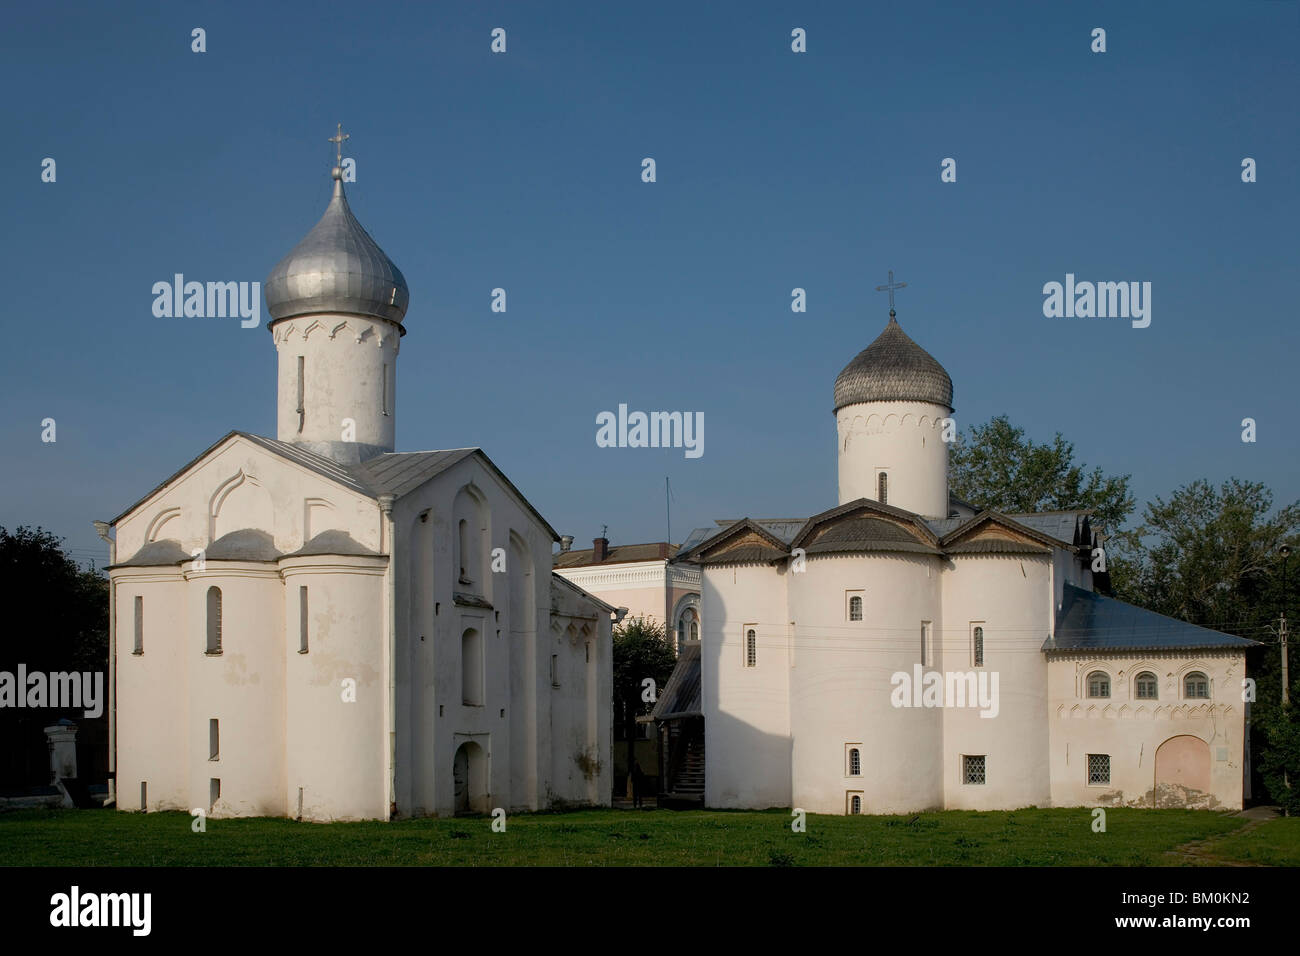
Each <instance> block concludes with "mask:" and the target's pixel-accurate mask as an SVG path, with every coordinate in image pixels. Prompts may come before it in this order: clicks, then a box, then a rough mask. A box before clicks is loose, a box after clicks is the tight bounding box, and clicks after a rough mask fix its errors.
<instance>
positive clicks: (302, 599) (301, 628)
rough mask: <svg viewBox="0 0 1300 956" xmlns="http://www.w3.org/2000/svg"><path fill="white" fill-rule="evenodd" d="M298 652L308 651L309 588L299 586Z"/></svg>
mask: <svg viewBox="0 0 1300 956" xmlns="http://www.w3.org/2000/svg"><path fill="white" fill-rule="evenodd" d="M298 653H299V654H306V653H307V588H306V586H303V587H300V588H298Z"/></svg>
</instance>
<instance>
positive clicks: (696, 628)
mask: <svg viewBox="0 0 1300 956" xmlns="http://www.w3.org/2000/svg"><path fill="white" fill-rule="evenodd" d="M699 639H700V625H699V622H698V621H691V640H693V641H698V640H699Z"/></svg>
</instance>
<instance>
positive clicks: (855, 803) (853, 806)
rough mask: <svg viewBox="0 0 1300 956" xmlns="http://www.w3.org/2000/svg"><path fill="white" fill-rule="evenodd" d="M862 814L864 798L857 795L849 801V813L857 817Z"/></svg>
mask: <svg viewBox="0 0 1300 956" xmlns="http://www.w3.org/2000/svg"><path fill="white" fill-rule="evenodd" d="M861 812H862V798H861V797H860V796H858V795H857V794H856V793H855V794H854V795H853V796H852V797H851V798H850V799H849V813H851V814H853V815H854V816H856V815H857V814H859V813H861Z"/></svg>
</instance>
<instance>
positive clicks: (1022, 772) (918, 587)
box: [652, 276, 1254, 814]
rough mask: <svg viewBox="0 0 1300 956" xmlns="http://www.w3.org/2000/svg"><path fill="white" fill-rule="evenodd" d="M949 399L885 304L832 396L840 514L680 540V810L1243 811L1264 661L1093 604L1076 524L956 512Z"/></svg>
mask: <svg viewBox="0 0 1300 956" xmlns="http://www.w3.org/2000/svg"><path fill="white" fill-rule="evenodd" d="M891 284H892V276H891ZM882 288H888V287H882ZM952 401H953V390H952V380H951V379H950V378H949V376H948V373H947V372H946V371H944V369H943V367H942V366H941V365H940V364H939V363H938V362H937V361H936V360H935V359H934V358H933V357H931V356H930V355H929V354H928V353H927V352H926V351H924V350H923V349H922V348H921V347H920V346H918V345H917V344H916V343H915V342H913V341H912V339H911V338H909V337H908V336H907V335H906V334H905V333H904V332H903V330H902V328H901V327H900V326H899V324H898V322H897V318H896V315H895V312H894V309H893V307H892V290H891V307H890V311H889V322H888V324H887V325H886V326H885V329H884V331H883V332H881V334H880V336H879V337H878V338H877V339H876V340H875V341H874V342H872V343H871V345H870V346H868V347H867V348H866V349H865V350H864V351H862V352H861V353H860V354H859V355H857V357H855V358H854V359H853V360H852V361H851V362H850V363H849V364H848V366H847V367H845V369H844V370H843V371H842V372H841V373H840V375H839V377H838V378H837V379H836V381H835V408H834V411H835V419H836V428H837V434H838V467H839V503H838V504H837V505H836V506H835V507H833V508H830V509H828V510H826V511H823V512H821V513H820V514H815V515H812V516H811V517H807V518H798V519H773V520H765V519H754V518H745V519H743V520H735V519H728V520H723V521H718V522H717V524H716V526H714V527H710V528H703V529H698V530H696V531H695V532H693V533H692V534H691V535H690V536H689V538H688V539H687V540H686V541H685V542H683V544H682V546H681V548H680V550H679V551H678V553H677V558H676V560H677V561H679V562H685V563H688V564H689V565H691V566H695V567H698V568H699V569H700V572H701V585H700V605H701V607H700V617H701V635H700V641H699V644H698V646H697V647H694V648H691V649H690V652H689V653H684V654H683V655H682V657H681V659H680V660H679V663H678V666H677V670H676V671H675V672H674V675H673V677H672V679H671V680H670V681H669V683H668V684H667V685H666V686H665V687H664V690H663V693H662V694H661V696H660V698H659V701H658V703H657V704H656V707H655V711H654V713H653V714H652V719H653V720H654V721H655V723H656V724H657V725H658V727H659V731H660V733H661V735H662V737H661V739H662V741H663V742H664V744H665V746H664V748H663V749H664V751H665V756H664V758H663V759H664V767H663V768H662V769H661V773H662V775H663V778H664V780H665V784H664V789H665V791H667V793H668V795H669V796H670V797H673V796H676V797H681V798H687V799H688V798H690V797H692V796H694V797H696V798H697V799H698V798H702V801H703V803H704V804H705V805H707V806H710V807H734V808H763V807H801V808H803V809H805V810H807V811H809V812H817V813H835V814H841V813H842V814H855V813H910V812H913V811H921V810H926V809H934V808H938V809H981V810H986V809H1014V808H1018V807H1026V806H1039V807H1049V806H1055V807H1060V806H1120V805H1122V806H1141V807H1149V806H1191V807H1213V808H1240V807H1241V805H1242V798H1243V786H1244V785H1245V781H1246V780H1247V779H1248V773H1247V767H1246V755H1247V753H1248V750H1247V748H1246V740H1245V734H1246V722H1245V716H1246V705H1245V704H1244V703H1243V697H1244V696H1245V695H1244V694H1243V682H1242V679H1243V678H1244V677H1245V667H1246V657H1245V652H1246V649H1247V648H1248V647H1249V646H1251V645H1252V644H1254V642H1252V641H1248V640H1244V639H1241V638H1237V637H1233V636H1229V635H1226V634H1221V633H1218V632H1216V631H1211V630H1206V629H1204V628H1200V627H1195V626H1192V625H1190V624H1186V623H1183V622H1181V621H1177V620H1174V619H1171V618H1167V617H1163V616H1161V615H1157V614H1153V613H1150V612H1148V611H1144V610H1141V609H1139V608H1136V607H1133V606H1131V605H1127V604H1124V603H1122V602H1120V601H1116V600H1114V599H1112V598H1109V597H1106V596H1103V595H1102V594H1099V593H1097V590H1096V588H1097V587H1098V586H1100V587H1102V588H1103V589H1104V588H1106V587H1107V586H1108V582H1107V581H1106V580H1105V578H1104V577H1103V575H1102V574H1101V573H1098V574H1094V573H1093V567H1094V548H1095V547H1096V546H1097V544H1098V541H1097V535H1096V534H1095V533H1094V532H1093V530H1092V529H1091V527H1090V523H1089V519H1088V515H1087V514H1086V513H1084V512H1064V513H1061V512H1053V513H1040V514H998V513H995V512H993V511H977V510H976V509H975V508H973V507H971V506H970V505H968V504H966V503H965V502H963V501H961V500H959V499H957V498H955V497H954V496H952V495H951V494H950V493H949V490H948V445H947V443H946V442H945V441H944V440H943V432H944V427H943V421H944V419H946V418H949V416H951V415H952V412H953V405H952ZM1098 570H1099V571H1101V567H1100V566H1098ZM701 770H702V771H703V773H702V777H703V782H702V786H701V783H700V776H701ZM701 790H702V793H701V792H700V791H701Z"/></svg>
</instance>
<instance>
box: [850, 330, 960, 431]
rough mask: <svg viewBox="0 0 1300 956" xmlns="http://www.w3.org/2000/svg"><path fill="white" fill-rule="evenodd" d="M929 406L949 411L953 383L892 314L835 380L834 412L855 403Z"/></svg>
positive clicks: (932, 357)
mask: <svg viewBox="0 0 1300 956" xmlns="http://www.w3.org/2000/svg"><path fill="white" fill-rule="evenodd" d="M890 401H915V402H932V403H934V404H935V405H943V406H944V407H945V408H948V409H951V408H952V379H951V378H950V377H949V376H948V373H947V372H946V371H944V368H943V366H942V365H940V364H939V363H938V361H937V360H936V359H935V358H934V356H932V355H931V354H930V353H929V352H927V351H926V350H925V349H923V348H921V346H919V345H917V344H916V343H915V342H913V341H912V340H911V338H909V337H908V335H907V333H906V332H904V331H903V327H902V326H901V325H899V324H898V320H897V319H896V318H894V313H893V311H892V310H891V311H890V313H889V322H888V323H886V325H885V330H884V331H883V332H881V333H880V335H878V336H876V340H875V341H874V342H872V343H871V344H870V345H868V346H867V347H866V348H865V349H863V350H862V351H861V352H859V353H858V354H857V356H856V357H855V358H854V359H853V361H852V362H850V363H849V364H848V365H846V366H844V370H843V371H842V372H840V374H839V377H837V378H836V379H835V410H836V411H837V412H838V411H839V410H840V409H841V408H843V407H844V406H845V405H853V404H856V403H857V402H890Z"/></svg>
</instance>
